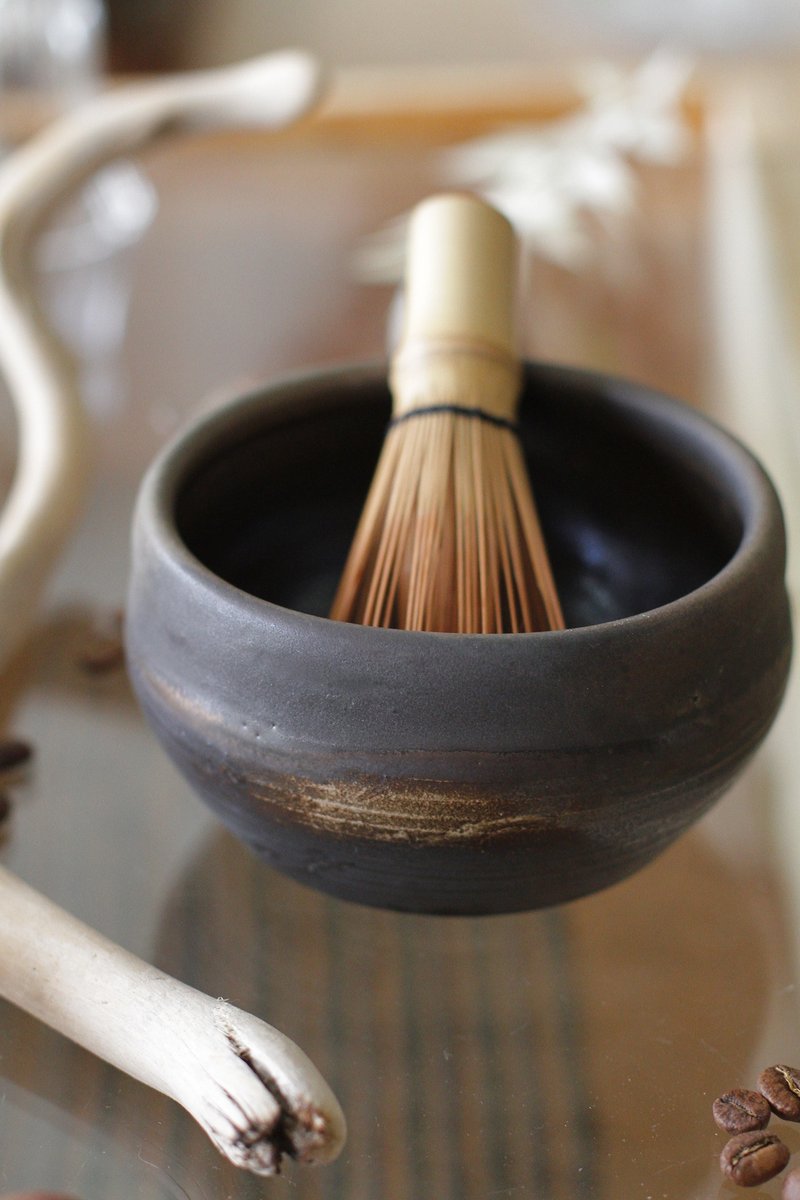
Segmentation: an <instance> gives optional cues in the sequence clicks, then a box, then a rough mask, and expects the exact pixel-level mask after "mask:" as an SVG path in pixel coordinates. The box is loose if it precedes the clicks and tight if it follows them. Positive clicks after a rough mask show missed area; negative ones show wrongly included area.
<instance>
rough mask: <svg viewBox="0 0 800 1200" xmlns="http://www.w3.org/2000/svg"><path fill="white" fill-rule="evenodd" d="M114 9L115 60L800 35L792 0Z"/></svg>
mask: <svg viewBox="0 0 800 1200" xmlns="http://www.w3.org/2000/svg"><path fill="white" fill-rule="evenodd" d="M108 19H109V34H110V39H111V64H112V67H114V68H115V69H120V70H152V69H159V68H164V67H175V66H189V65H193V64H196V63H208V64H212V63H219V62H225V61H228V60H230V59H234V58H237V57H240V56H241V55H243V54H247V53H251V52H252V51H253V50H254V49H256V48H268V47H270V46H275V45H281V44H297V45H299V44H302V45H304V46H307V47H308V48H309V49H311V50H313V51H315V52H316V53H318V54H319V55H320V56H321V57H322V58H323V59H324V60H325V61H326V62H329V63H332V64H337V65H339V64H341V65H352V64H356V63H360V64H363V63H370V64H375V63H403V62H405V63H409V62H415V63H416V62H425V63H433V62H436V63H447V62H451V63H452V62H455V63H462V62H479V61H494V62H498V61H501V62H502V61H508V60H509V59H512V60H520V59H523V60H525V61H527V62H536V61H547V60H548V59H550V58H551V57H552V55H553V53H558V54H561V55H564V56H569V55H574V54H576V53H582V52H587V51H592V50H598V49H603V50H606V51H608V50H612V51H624V52H628V53H630V52H641V51H643V50H646V49H647V48H648V47H650V48H652V46H653V44H654V43H655V42H658V41H663V40H664V39H669V40H671V41H679V42H681V43H683V44H685V45H691V46H693V47H696V48H702V49H704V50H707V51H710V52H720V51H724V52H744V53H750V52H752V51H754V50H758V49H760V50H764V49H767V50H780V51H782V52H786V51H787V50H789V49H790V46H791V41H792V39H795V38H797V36H798V34H800V12H798V8H797V5H796V4H794V3H793V2H792V0H656V2H654V3H642V2H641V0H559V2H558V3H556V0H495V2H493V3H489V2H488V0H486V2H484V0H468V2H464V0H461V2H459V0H441V2H440V3H437V4H434V5H432V4H426V3H424V0H409V2H408V3H405V4H402V5H398V4H392V5H388V4H375V3H370V2H369V0H330V2H328V3H319V2H317V3H313V2H311V0H297V3H292V4H276V3H266V2H264V0H194V3H192V4H191V5H189V4H186V3H185V2H184V0H108Z"/></svg>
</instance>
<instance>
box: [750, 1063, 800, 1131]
mask: <svg viewBox="0 0 800 1200" xmlns="http://www.w3.org/2000/svg"><path fill="white" fill-rule="evenodd" d="M758 1090H759V1091H760V1092H761V1094H762V1096H765V1097H766V1098H767V1100H768V1101H769V1106H770V1108H771V1109H772V1110H773V1112H776V1113H777V1114H778V1116H779V1117H783V1119H784V1121H800V1071H798V1070H797V1068H796V1067H785V1066H782V1065H780V1064H779V1065H778V1066H775V1067H767V1069H766V1070H765V1071H762V1072H761V1074H760V1075H759V1077H758Z"/></svg>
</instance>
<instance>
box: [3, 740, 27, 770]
mask: <svg viewBox="0 0 800 1200" xmlns="http://www.w3.org/2000/svg"><path fill="white" fill-rule="evenodd" d="M32 755H33V749H32V747H31V745H30V743H29V742H23V740H22V739H21V738H15V737H7V738H0V771H10V770H11V769H12V768H13V767H20V766H22V764H23V763H26V762H27V761H28V759H29V758H31V757H32Z"/></svg>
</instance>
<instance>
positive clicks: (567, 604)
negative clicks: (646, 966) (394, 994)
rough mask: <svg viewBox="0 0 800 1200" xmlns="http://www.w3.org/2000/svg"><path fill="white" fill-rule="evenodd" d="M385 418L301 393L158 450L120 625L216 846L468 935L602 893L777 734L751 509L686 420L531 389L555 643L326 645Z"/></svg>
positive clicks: (598, 383) (765, 522)
mask: <svg viewBox="0 0 800 1200" xmlns="http://www.w3.org/2000/svg"><path fill="white" fill-rule="evenodd" d="M389 408H390V402H389V396H388V392H387V390H386V384H385V379H384V376H383V374H382V372H381V371H380V370H379V369H378V368H374V367H364V368H356V369H344V370H340V371H335V372H329V373H317V374H314V375H310V376H305V377H297V378H295V379H292V380H289V381H286V382H284V383H281V384H277V385H274V386H272V387H270V388H268V389H266V390H264V391H262V392H260V393H258V394H254V395H250V396H246V397H244V398H242V399H239V400H237V401H234V402H232V403H231V404H229V405H227V406H226V407H224V408H223V409H221V410H218V411H217V412H216V413H214V414H211V415H210V416H206V417H205V418H203V419H201V420H200V421H198V422H197V423H196V424H195V425H194V426H193V427H192V428H191V429H190V430H188V431H187V432H186V433H185V434H184V435H182V436H181V437H180V438H179V439H178V440H177V441H176V442H175V443H173V445H172V446H170V447H169V448H168V449H167V450H166V451H165V453H164V454H162V455H161V457H160V458H159V460H158V461H157V462H156V463H155V464H154V466H153V468H152V469H151V471H150V472H149V474H148V476H147V478H146V480H145V483H144V485H143V487H142V490H141V494H140V498H139V503H138V506H137V513H136V518H135V529H134V558H133V571H132V579H131V589H130V597H129V605H128V622H127V626H128V632H127V636H128V655H129V663H130V668H131V673H132V678H133V681H134V685H135V687H136V690H137V693H138V695H139V697H140V700H141V703H142V705H143V707H144V710H145V712H146V714H147V716H148V718H149V719H150V721H151V722H152V725H153V727H154V729H155V731H156V733H157V734H158V736H159V737H160V739H161V740H162V742H163V744H164V746H165V747H166V749H167V750H168V752H169V753H170V755H171V756H172V757H173V758H174V760H175V761H176V762H177V764H178V765H179V766H180V768H181V769H182V770H183V771H184V772H185V774H186V775H187V777H188V778H189V779H190V780H191V782H192V783H193V784H194V786H195V787H196V788H197V790H198V791H199V793H200V794H201V795H202V796H203V797H204V798H205V799H206V800H207V802H208V803H209V804H210V805H211V806H212V807H213V808H214V809H215V810H216V812H217V813H218V814H219V816H220V817H221V819H222V820H223V821H224V822H226V824H227V825H228V826H229V827H230V828H231V829H232V830H234V832H235V833H237V834H238V835H239V836H240V837H242V838H243V839H245V840H246V841H247V842H249V843H250V844H251V845H252V846H253V847H254V848H255V849H256V850H257V851H258V853H259V854H260V855H261V856H262V857H263V858H264V859H266V860H267V861H268V862H269V863H271V864H273V865H274V866H276V867H278V868H280V869H281V870H284V871H286V872H288V873H289V874H291V875H293V876H295V877H296V878H298V879H301V880H304V881H305V882H307V883H310V884H312V885H314V886H316V887H319V888H322V889H324V890H326V891H329V892H332V893H335V894H337V895H339V896H342V897H345V898H348V899H352V900H357V901H361V902H363V903H368V904H378V905H384V906H387V907H392V908H400V909H413V910H422V911H429V912H441V913H469V912H473V913H480V912H501V911H508V910H514V909H524V908H532V907H538V906H543V905H549V904H555V903H559V902H562V901H565V900H569V899H571V898H574V897H576V896H579V895H583V894H586V893H588V892H591V891H594V890H596V889H599V888H601V887H604V886H606V885H608V884H610V883H613V882H614V881H616V880H618V879H621V878H623V877H625V876H626V875H628V874H630V873H631V872H632V871H634V870H636V869H638V868H639V867H641V866H642V865H644V864H645V863H646V862H648V860H650V859H651V858H652V857H653V856H654V855H656V854H657V853H658V852H659V851H661V850H662V849H664V848H665V847H666V846H667V845H668V844H669V843H670V842H672V841H673V840H674V839H675V838H676V837H677V836H678V835H679V834H680V833H681V832H682V831H683V830H684V829H686V828H687V826H688V825H690V824H691V823H692V822H693V821H695V820H696V819H697V818H698V817H699V816H700V815H701V814H702V813H703V812H704V811H705V810H706V809H707V808H708V807H709V805H710V804H712V803H713V801H714V800H715V799H716V798H717V797H718V796H720V794H721V793H722V792H723V791H724V790H725V788H726V787H727V786H728V785H729V784H730V782H731V780H732V779H733V777H734V776H735V775H736V774H737V772H738V771H739V770H740V768H741V767H742V765H743V764H744V762H745V761H746V760H747V758H748V756H749V755H750V754H751V753H752V751H753V750H754V749H755V747H756V746H757V745H758V743H759V742H760V741H761V739H762V737H763V736H764V734H765V733H766V731H767V729H768V727H769V725H770V722H771V721H772V719H773V717H774V715H775V713H776V711H777V708H778V706H779V703H780V698H781V695H782V691H783V688H784V684H785V681H786V675H787V671H788V665H789V656H790V643H791V636H790V626H789V612H788V602H787V596H786V590H785V586H784V555H785V538H784V530H783V524H782V520H781V514H780V508H779V505H778V502H777V499H776V497H775V494H774V492H773V489H772V487H771V485H770V483H769V481H768V479H767V478H766V476H765V475H764V473H763V471H762V470H761V468H760V467H759V465H758V464H757V463H756V462H755V461H754V460H753V458H752V457H751V456H750V455H749V454H748V453H747V452H746V451H745V450H744V449H742V447H741V446H739V445H738V443H736V442H735V441H734V440H733V439H731V438H730V437H729V436H727V435H726V434H724V433H723V432H722V431H720V430H719V429H718V428H716V427H715V426H714V425H712V424H711V423H709V422H708V421H707V420H705V419H703V418H701V417H700V416H699V415H697V414H696V413H694V412H692V411H691V410H689V409H687V408H686V407H685V406H683V405H681V404H679V403H677V402H675V401H671V400H668V399H666V398H664V397H662V396H659V395H657V394H655V393H652V392H649V391H647V390H646V389H643V388H640V387H637V386H634V385H632V384H627V383H623V382H620V381H618V380H610V379H605V378H603V377H599V376H595V375H588V374H583V373H579V372H572V371H566V370H561V369H558V368H546V367H533V366H532V367H529V368H528V369H527V374H526V385H525V393H524V396H523V402H522V406H521V423H522V437H523V441H524V444H525V448H526V453H527V455H528V460H529V465H530V472H531V478H532V480H533V483H534V489H535V492H536V495H537V500H538V502H539V507H540V512H541V516H542V521H543V526H544V530H545V534H546V537H547V540H548V543H549V545H550V548H551V557H552V560H553V566H554V571H555V575H556V581H557V584H558V586H559V590H560V593H561V598H562V602H563V606H564V609H565V614H566V619H567V623H568V625H569V626H570V628H568V629H567V630H566V631H564V632H556V633H545V634H524V635H502V636H498V635H482V636H481V635H472V636H467V635H457V634H422V633H409V632H405V631H398V630H377V629H368V628H363V627H361V626H356V625H349V624H342V623H336V622H332V621H329V620H328V619H326V617H325V616H324V614H325V613H326V612H327V610H328V606H329V604H330V600H331V597H332V595H333V590H334V588H335V585H336V582H337V579H338V576H339V572H340V570H341V566H342V563H343V561H344V558H345V555H346V552H347V549H348V546H349V540H350V537H351V535H352V531H353V529H354V527H355V523H356V520H357V518H358V514H359V511H360V506H361V504H362V503H363V499H364V496H365V495H366V491H367V487H368V484H369V481H370V478H371V474H372V470H373V467H374V464H375V459H376V456H377V453H378V450H379V447H380V444H381V440H382V437H383V433H384V429H385V424H386V420H387V418H388V415H389Z"/></svg>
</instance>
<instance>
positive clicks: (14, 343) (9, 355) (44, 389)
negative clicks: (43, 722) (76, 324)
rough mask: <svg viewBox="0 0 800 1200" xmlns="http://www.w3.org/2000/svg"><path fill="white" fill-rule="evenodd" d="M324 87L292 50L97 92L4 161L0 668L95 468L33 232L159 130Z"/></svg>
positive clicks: (269, 112) (294, 104)
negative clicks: (7, 405)
mask: <svg viewBox="0 0 800 1200" xmlns="http://www.w3.org/2000/svg"><path fill="white" fill-rule="evenodd" d="M316 92H317V72H316V69H315V66H314V63H313V61H312V60H311V59H309V58H308V57H307V56H306V55H305V54H302V53H300V52H295V51H286V52H284V53H281V54H273V55H268V56H266V57H264V58H261V59H256V60H254V61H252V62H249V63H244V64H241V65H238V66H234V67H227V68H223V69H221V70H217V71H201V72H191V73H187V74H185V75H177V76H168V77H165V78H164V79H161V80H158V81H156V82H154V83H149V84H140V85H136V86H131V87H128V88H120V89H119V90H115V91H109V92H107V93H105V94H103V95H101V96H99V97H98V98H97V99H95V100H93V101H90V102H89V103H88V104H86V105H84V106H83V107H82V108H80V109H79V110H77V111H76V112H75V113H73V114H71V115H68V116H66V117H64V118H63V119H61V120H59V121H57V122H55V123H54V124H53V125H52V126H50V127H49V128H48V129H46V130H45V131H44V132H43V133H41V134H40V135H39V136H38V137H36V138H34V139H33V140H32V141H31V142H29V143H28V144H27V145H26V146H24V147H23V148H22V149H21V150H18V151H17V152H16V153H15V154H13V155H11V156H10V157H9V158H8V159H7V160H6V161H5V162H4V163H3V164H2V166H0V374H2V375H3V377H4V379H5V381H6V383H7V385H8V388H9V391H10V394H11V399H12V402H13V404H14V409H15V412H16V417H17V425H18V457H17V466H16V473H15V477H14V480H13V484H12V488H11V492H10V494H9V496H8V499H7V501H6V503H5V505H4V507H3V511H2V513H0V667H2V666H4V665H5V663H6V662H7V661H8V659H9V657H10V656H11V655H12V654H13V652H14V650H16V649H17V647H18V646H19V644H20V643H21V642H22V640H23V639H24V637H25V635H26V633H27V632H28V630H29V628H30V626H31V623H32V620H33V617H34V615H35V611H36V608H35V606H36V600H37V598H38V595H39V592H40V590H41V587H42V584H43V583H44V581H45V579H46V577H47V574H48V572H49V571H50V569H51V567H52V565H53V562H54V560H55V557H56V555H57V553H58V551H59V550H60V548H61V546H62V544H63V542H64V540H65V539H66V537H67V535H68V533H69V531H70V530H71V528H72V525H73V523H74V520H75V517H76V515H77V513H78V511H79V510H80V505H81V501H82V499H83V494H84V489H85V483H86V477H87V470H86V461H85V460H86V450H85V441H86V436H85V428H84V426H85V420H84V414H83V409H82V406H81V400H80V396H79V394H78V388H77V382H76V369H75V364H74V363H73V362H72V360H71V358H70V357H69V355H68V354H67V353H66V351H65V350H64V348H63V347H62V346H61V344H60V343H59V342H58V341H57V340H56V339H55V338H54V337H53V335H52V334H51V332H50V330H49V328H48V325H47V322H46V321H45V320H44V319H43V317H42V315H41V313H40V312H39V310H38V307H37V302H36V297H35V291H34V282H33V276H32V271H31V257H32V255H31V245H32V242H33V239H34V238H35V236H36V234H37V233H38V232H39V230H40V229H41V227H42V225H43V223H44V222H45V221H46V219H47V217H48V216H49V214H50V213H51V211H52V209H53V206H54V205H55V204H56V203H57V202H58V201H59V200H61V199H63V197H64V196H65V195H66V194H68V193H69V192H71V191H73V190H74V188H75V187H76V186H77V185H78V184H80V183H81V182H82V181H83V180H85V179H86V178H87V177H88V176H90V175H91V174H92V173H93V172H94V171H95V170H97V168H98V167H100V166H102V165H103V164H104V163H105V162H107V161H109V160H110V159H113V158H116V157H118V156H119V155H121V154H123V155H124V154H127V153H130V152H132V151H134V150H137V149H139V148H140V147H142V146H143V145H145V144H146V143H148V142H150V141H152V140H153V139H155V138H157V137H159V136H161V135H163V134H173V133H176V132H181V131H186V130H192V129H196V128H205V127H210V126H225V125H233V126H240V125H258V126H266V127H279V126H283V125H286V124H288V123H289V122H291V121H292V120H294V119H295V118H296V117H298V116H300V115H301V114H302V113H303V112H305V111H306V109H307V108H308V107H309V106H310V104H311V103H312V101H313V100H314V98H315V96H316Z"/></svg>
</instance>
